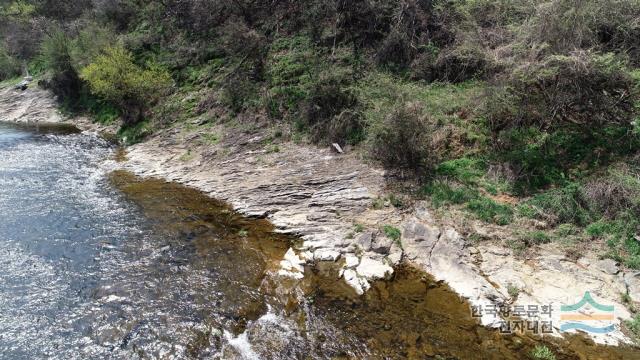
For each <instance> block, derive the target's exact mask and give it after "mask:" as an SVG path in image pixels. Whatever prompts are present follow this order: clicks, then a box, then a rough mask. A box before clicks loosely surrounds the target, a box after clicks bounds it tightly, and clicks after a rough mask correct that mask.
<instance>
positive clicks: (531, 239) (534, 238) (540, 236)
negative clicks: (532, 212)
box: [522, 230, 551, 246]
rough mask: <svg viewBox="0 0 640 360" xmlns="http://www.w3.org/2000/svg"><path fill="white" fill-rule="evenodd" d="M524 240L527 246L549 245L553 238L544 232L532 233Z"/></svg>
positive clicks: (525, 235)
mask: <svg viewBox="0 0 640 360" xmlns="http://www.w3.org/2000/svg"><path fill="white" fill-rule="evenodd" d="M522 240H523V241H524V243H525V244H526V245H527V246H533V245H542V244H548V243H550V242H551V238H550V237H549V235H547V234H546V233H545V232H544V231H539V230H537V231H530V232H528V233H526V234H524V235H523V236H522Z"/></svg>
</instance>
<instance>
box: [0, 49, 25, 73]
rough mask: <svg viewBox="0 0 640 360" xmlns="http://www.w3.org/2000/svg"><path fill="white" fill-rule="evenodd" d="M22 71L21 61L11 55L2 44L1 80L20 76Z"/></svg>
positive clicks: (0, 53)
mask: <svg viewBox="0 0 640 360" xmlns="http://www.w3.org/2000/svg"><path fill="white" fill-rule="evenodd" d="M20 73H21V69H20V62H19V61H18V59H16V58H15V57H13V56H11V55H9V54H8V53H7V51H6V50H5V48H4V47H2V46H0V81H4V80H7V79H11V78H14V77H17V76H19V75H20Z"/></svg>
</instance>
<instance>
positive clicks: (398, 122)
mask: <svg viewBox="0 0 640 360" xmlns="http://www.w3.org/2000/svg"><path fill="white" fill-rule="evenodd" d="M434 130H435V126H434V124H432V123H430V121H429V120H428V118H427V117H426V116H425V115H424V112H423V107H422V106H421V105H420V104H415V103H413V104H412V103H406V104H400V105H398V106H397V107H396V109H395V110H394V111H393V112H392V113H391V114H389V115H388V116H387V118H386V119H385V120H384V122H383V123H382V124H380V125H377V124H376V126H374V127H373V128H372V129H371V131H372V132H373V134H372V143H371V148H370V153H371V155H372V157H373V158H374V159H376V160H379V161H380V162H381V163H382V164H383V165H384V166H385V167H389V168H399V169H407V170H411V171H414V172H416V173H422V172H424V171H425V170H427V169H429V168H432V167H433V165H434V164H436V163H437V162H438V160H439V159H438V158H437V157H438V155H437V153H436V152H435V147H434V143H433V142H432V137H431V136H433V132H434Z"/></svg>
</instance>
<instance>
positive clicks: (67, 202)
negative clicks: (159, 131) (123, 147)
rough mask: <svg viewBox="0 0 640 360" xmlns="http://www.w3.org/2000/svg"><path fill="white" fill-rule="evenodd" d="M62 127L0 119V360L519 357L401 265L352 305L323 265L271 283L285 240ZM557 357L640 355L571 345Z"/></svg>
mask: <svg viewBox="0 0 640 360" xmlns="http://www.w3.org/2000/svg"><path fill="white" fill-rule="evenodd" d="M115 150H116V149H115V147H114V146H113V145H111V144H109V143H108V142H106V141H104V140H102V139H101V138H99V137H97V136H96V135H92V134H86V133H80V132H78V131H77V130H75V129H73V128H69V127H50V126H49V127H23V126H22V127H21V126H15V125H8V124H2V123H0V358H2V359H45V358H46V359H49V358H53V359H103V358H110V359H137V358H140V359H156V358H159V359H174V358H175V359H183V358H187V359H188V358H213V359H385V358H388V359H404V358H409V359H527V358H529V352H530V350H531V349H532V347H533V346H535V345H536V344H539V343H540V341H539V340H535V339H531V338H529V337H525V336H510V337H505V336H500V335H499V334H498V333H496V332H495V331H490V330H487V329H485V328H482V327H480V326H478V325H477V323H476V321H475V320H474V319H473V318H472V317H471V316H470V312H469V307H468V305H467V304H466V303H465V302H464V301H462V300H461V299H459V298H458V297H457V296H456V295H455V294H454V293H452V292H451V291H450V290H449V289H448V288H447V287H446V286H444V285H442V284H438V283H435V282H434V281H433V280H432V279H431V278H429V277H428V276H427V275H426V274H424V273H421V272H419V271H417V270H415V269H412V268H409V267H402V268H400V269H398V271H397V272H396V275H395V278H394V280H393V281H389V282H379V283H377V284H374V287H373V288H372V290H371V291H369V292H368V293H367V294H366V295H365V296H364V297H360V298H359V297H357V296H355V294H354V293H353V291H351V290H350V289H349V288H348V287H347V286H346V285H345V284H344V283H343V282H342V281H340V280H338V278H337V275H336V269H335V267H334V266H331V265H329V264H325V265H323V266H319V267H316V268H313V269H311V268H308V269H307V270H306V274H307V275H306V277H305V279H304V280H302V281H297V280H294V279H290V278H283V277H281V276H279V275H278V274H277V273H278V264H279V262H280V260H281V259H282V257H283V255H284V254H285V252H286V251H287V250H288V249H289V248H290V247H292V246H294V247H295V245H296V243H297V241H296V239H293V238H289V237H285V236H282V235H278V234H275V233H274V232H273V231H272V230H273V229H272V227H271V225H270V224H269V223H268V222H266V221H264V220H254V219H246V218H243V217H242V216H240V215H238V214H236V213H234V212H233V211H231V209H230V208H229V207H228V206H227V205H225V204H224V203H221V202H218V201H216V200H213V199H211V198H208V197H206V196H205V195H203V194H202V193H200V192H198V191H196V190H193V189H189V188H185V187H183V186H180V185H176V184H172V183H167V182H164V181H161V180H153V179H150V180H149V179H147V180H143V179H140V178H137V177H135V176H133V175H131V174H129V173H126V172H122V171H117V170H116V171H114V169H116V168H117V163H116V161H115V160H114V159H116V158H117V157H116V156H115V155H116V151H115ZM546 345H547V346H549V347H550V348H551V349H553V350H554V351H555V352H556V355H557V358H558V359H580V358H582V359H639V358H640V356H638V352H636V351H635V350H633V349H628V348H625V349H614V348H606V347H596V346H594V345H592V344H589V342H587V341H585V340H584V339H583V338H580V337H573V338H569V339H567V340H565V341H562V342H560V341H551V342H547V343H546Z"/></svg>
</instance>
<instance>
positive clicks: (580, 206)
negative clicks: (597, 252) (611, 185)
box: [520, 183, 593, 226]
mask: <svg viewBox="0 0 640 360" xmlns="http://www.w3.org/2000/svg"><path fill="white" fill-rule="evenodd" d="M520 209H521V211H524V212H525V213H526V214H527V215H529V216H528V217H531V216H530V215H533V213H534V212H535V215H534V216H535V217H538V218H540V219H543V220H549V221H551V222H552V223H572V224H576V225H579V226H585V225H587V224H588V223H589V222H590V221H591V219H592V218H593V214H592V212H591V209H590V208H589V205H588V201H587V199H586V197H585V194H584V189H583V187H582V185H581V184H579V183H569V184H568V185H566V186H565V187H562V188H558V189H552V190H548V191H546V192H543V193H540V194H538V195H535V196H534V197H533V198H531V199H530V200H528V201H527V202H525V204H524V205H523V206H522V207H521V208H520Z"/></svg>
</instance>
